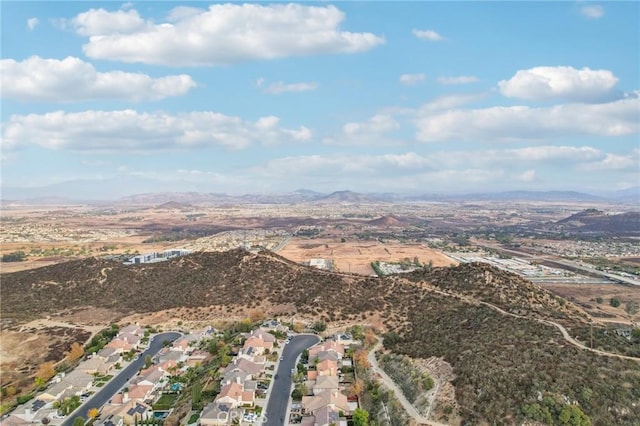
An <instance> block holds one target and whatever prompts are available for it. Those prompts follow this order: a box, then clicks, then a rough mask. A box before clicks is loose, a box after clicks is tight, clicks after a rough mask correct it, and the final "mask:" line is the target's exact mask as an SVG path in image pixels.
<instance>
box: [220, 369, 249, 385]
mask: <svg viewBox="0 0 640 426" xmlns="http://www.w3.org/2000/svg"><path fill="white" fill-rule="evenodd" d="M251 378H252V377H251V374H248V373H246V372H244V371H240V370H233V371H227V372H226V373H224V376H222V380H221V381H220V383H221V384H222V386H224V385H228V384H231V383H238V384H240V385H243V386H244V384H245V382H247V381H249V380H251Z"/></svg>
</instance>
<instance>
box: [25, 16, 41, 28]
mask: <svg viewBox="0 0 640 426" xmlns="http://www.w3.org/2000/svg"><path fill="white" fill-rule="evenodd" d="M39 23H40V20H39V19H38V18H29V19H27V28H28V29H29V31H33V29H34V28H35V27H36V26H37V25H38V24H39Z"/></svg>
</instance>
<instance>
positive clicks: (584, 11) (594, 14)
mask: <svg viewBox="0 0 640 426" xmlns="http://www.w3.org/2000/svg"><path fill="white" fill-rule="evenodd" d="M580 14H581V15H582V16H584V17H586V18H589V19H598V18H602V17H603V16H604V7H602V6H599V5H590V6H582V7H581V8H580Z"/></svg>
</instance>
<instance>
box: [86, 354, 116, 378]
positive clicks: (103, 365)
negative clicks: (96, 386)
mask: <svg viewBox="0 0 640 426" xmlns="http://www.w3.org/2000/svg"><path fill="white" fill-rule="evenodd" d="M114 365H115V363H111V362H108V361H105V360H104V359H102V358H101V357H99V356H93V357H91V358H89V359H88V360H86V361H83V362H81V363H80V364H79V365H78V367H76V369H77V370H79V371H82V372H84V373H87V374H92V375H93V374H95V373H98V374H103V375H106V374H107V373H109V372H110V371H111V370H112V369H113V367H114Z"/></svg>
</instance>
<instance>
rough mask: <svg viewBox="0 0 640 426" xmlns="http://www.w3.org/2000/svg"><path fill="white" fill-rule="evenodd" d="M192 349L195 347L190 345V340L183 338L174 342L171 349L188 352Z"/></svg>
mask: <svg viewBox="0 0 640 426" xmlns="http://www.w3.org/2000/svg"><path fill="white" fill-rule="evenodd" d="M190 349H193V348H192V347H190V346H189V340H187V339H185V338H182V339H180V340H176V341H175V342H173V344H172V345H171V349H170V350H172V351H180V352H187V351H188V350H190Z"/></svg>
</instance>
